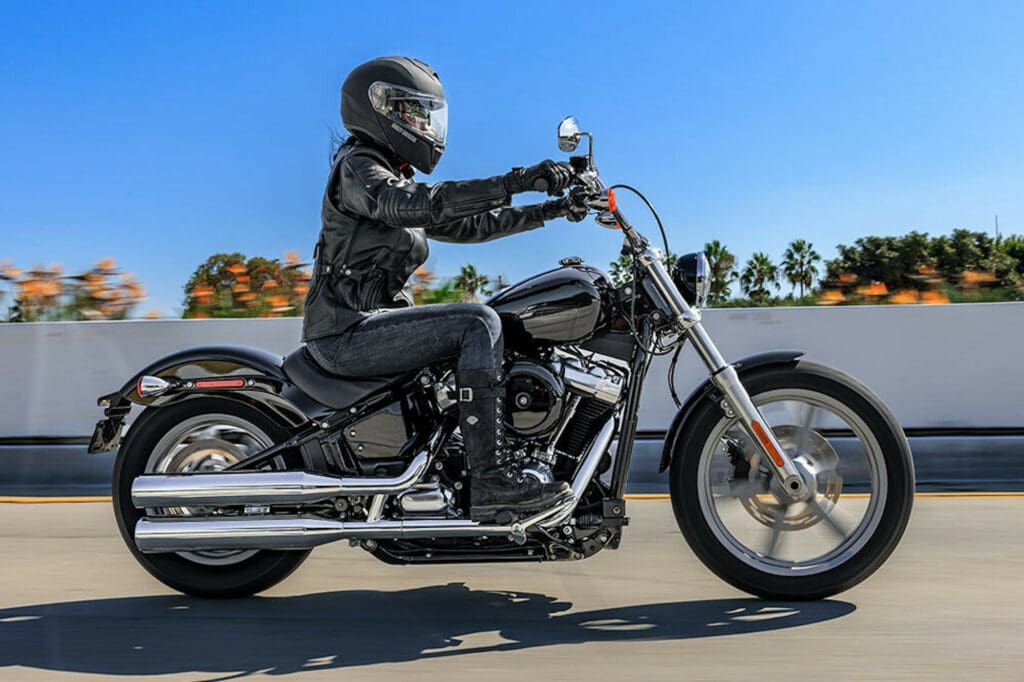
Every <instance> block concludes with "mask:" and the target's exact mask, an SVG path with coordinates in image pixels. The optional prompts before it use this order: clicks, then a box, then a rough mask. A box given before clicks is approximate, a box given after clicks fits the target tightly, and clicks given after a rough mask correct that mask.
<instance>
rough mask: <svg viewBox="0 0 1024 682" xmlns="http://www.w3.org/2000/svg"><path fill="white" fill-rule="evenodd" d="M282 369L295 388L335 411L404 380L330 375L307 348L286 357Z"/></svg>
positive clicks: (398, 377) (397, 377) (396, 377)
mask: <svg viewBox="0 0 1024 682" xmlns="http://www.w3.org/2000/svg"><path fill="white" fill-rule="evenodd" d="M281 369H282V370H283V371H284V375H285V376H286V377H287V378H288V380H289V381H291V382H292V384H294V385H295V387H296V388H298V389H299V390H300V391H302V392H303V393H305V394H306V395H307V396H309V397H310V398H312V399H313V400H315V401H317V402H318V403H320V404H321V405H325V406H327V407H330V408H332V409H335V410H343V409H345V408H346V407H349V406H351V405H353V404H354V403H356V402H358V401H360V400H362V399H364V398H368V397H370V396H372V395H374V394H376V393H381V392H383V391H385V390H387V389H389V388H391V387H392V386H393V385H394V384H396V383H397V382H398V381H399V380H400V379H401V377H400V376H395V377H381V378H372V379H363V378H359V379H357V378H354V377H342V376H338V375H336V374H331V373H329V372H326V371H324V370H323V369H322V368H321V367H320V365H318V364H317V363H316V360H314V359H313V358H312V356H310V354H309V351H307V350H306V348H305V347H302V348H299V349H298V350H296V351H294V352H293V353H291V354H289V355H288V356H286V357H285V359H284V363H283V364H282V365H281Z"/></svg>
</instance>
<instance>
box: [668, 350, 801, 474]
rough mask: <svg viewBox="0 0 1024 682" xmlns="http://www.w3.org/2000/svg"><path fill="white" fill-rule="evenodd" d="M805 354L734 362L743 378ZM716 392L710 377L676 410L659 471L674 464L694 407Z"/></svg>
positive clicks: (765, 355) (770, 354)
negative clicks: (760, 369) (673, 458)
mask: <svg viewBox="0 0 1024 682" xmlns="http://www.w3.org/2000/svg"><path fill="white" fill-rule="evenodd" d="M803 354H804V352H803V351H802V350H773V351H767V352H764V353H755V354H753V355H748V356H747V357H745V358H742V359H740V360H738V361H736V362H734V363H732V364H733V367H735V368H736V372H737V373H738V374H739V375H740V379H741V380H742V379H743V375H744V374H746V373H748V372H750V371H752V370H754V369H757V368H759V367H765V366H768V365H791V364H793V363H795V362H796V361H797V359H798V358H800V357H802V356H803ZM715 393H717V389H716V388H715V385H714V384H713V383H711V379H710V377H709V378H707V379H705V380H704V383H702V384H701V385H700V386H698V387H697V388H696V389H695V390H694V391H693V393H691V394H690V395H689V397H687V398H686V402H684V403H683V406H682V407H680V408H679V411H678V412H676V416H675V418H674V419H673V420H672V425H671V426H670V427H669V429H668V433H667V434H665V444H664V446H663V449H662V451H661V464H660V465H659V466H658V473H661V472H663V471H665V470H666V469H668V467H669V466H670V465H671V464H672V453H673V452H675V450H676V445H677V444H678V441H679V439H680V438H682V437H683V434H685V433H686V432H687V431H688V430H689V429H688V426H689V421H690V416H691V415H692V414H693V411H694V409H695V408H696V407H697V405H699V404H700V403H702V402H703V401H704V400H706V399H707V398H709V397H710V396H712V395H713V394H715Z"/></svg>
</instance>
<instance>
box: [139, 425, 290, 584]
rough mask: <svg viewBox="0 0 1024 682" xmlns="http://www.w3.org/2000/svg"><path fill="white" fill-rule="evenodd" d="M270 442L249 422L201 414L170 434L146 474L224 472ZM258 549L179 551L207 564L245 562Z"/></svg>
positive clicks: (168, 512) (172, 510) (173, 510)
mask: <svg viewBox="0 0 1024 682" xmlns="http://www.w3.org/2000/svg"><path fill="white" fill-rule="evenodd" d="M271 444H272V441H271V439H270V438H269V437H268V436H267V435H266V434H265V433H264V432H263V431H262V430H260V429H259V428H257V427H256V426H255V425H253V424H251V423H250V422H248V421H246V420H244V419H241V418H240V417H235V416H234V415H228V414H213V415H200V416H198V417H193V418H191V419H187V420H185V421H183V422H182V423H180V424H178V425H177V426H176V427H174V428H173V429H171V430H170V431H168V432H167V433H166V434H165V435H164V437H163V438H161V439H160V442H158V443H157V445H156V447H155V448H154V449H153V453H152V454H151V455H150V458H149V461H148V462H147V464H146V473H164V474H187V473H213V472H217V471H222V470H224V469H226V468H227V467H229V466H230V465H232V464H234V463H235V462H239V461H241V460H243V459H245V458H246V457H249V456H251V455H254V454H256V453H257V452H259V451H260V450H263V449H265V448H267V447H269V446H270V445H271ZM211 511H212V510H210V509H207V508H194V507H166V508H160V509H147V510H146V514H147V516H151V517H157V516H195V515H206V514H209V513H210V512H211ZM254 554H256V550H204V551H195V552H178V556H181V557H184V558H186V559H188V560H189V561H194V562H196V563H199V564H206V565H229V564H236V563H240V562H242V561H245V560H246V559H248V558H249V557H251V556H253V555H254Z"/></svg>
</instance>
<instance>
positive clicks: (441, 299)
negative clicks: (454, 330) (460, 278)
mask: <svg viewBox="0 0 1024 682" xmlns="http://www.w3.org/2000/svg"><path fill="white" fill-rule="evenodd" d="M461 300H463V294H462V292H460V291H459V290H458V289H456V288H455V286H454V285H453V284H452V280H448V281H447V282H444V283H443V284H441V286H438V287H434V288H430V289H424V290H423V291H422V293H421V294H420V300H419V301H418V303H423V304H425V305H429V304H431V303H458V302H459V301H461Z"/></svg>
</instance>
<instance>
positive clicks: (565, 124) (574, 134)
mask: <svg viewBox="0 0 1024 682" xmlns="http://www.w3.org/2000/svg"><path fill="white" fill-rule="evenodd" d="M581 136H582V134H581V133H580V124H579V122H578V121H577V120H576V117H575V116H569V117H567V118H565V119H563V120H562V122H561V123H559V124H558V148H559V149H561V150H562V151H563V152H574V151H576V148H577V147H579V146H580V137H581Z"/></svg>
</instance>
